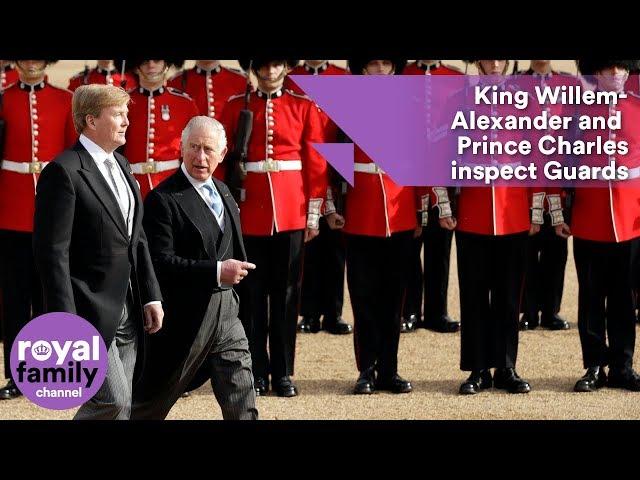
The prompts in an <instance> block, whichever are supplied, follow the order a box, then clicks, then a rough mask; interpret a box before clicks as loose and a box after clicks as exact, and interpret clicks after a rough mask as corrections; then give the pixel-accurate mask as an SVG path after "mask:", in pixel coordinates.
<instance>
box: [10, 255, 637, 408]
mask: <svg viewBox="0 0 640 480" xmlns="http://www.w3.org/2000/svg"><path fill="white" fill-rule="evenodd" d="M455 260H456V259H455V248H454V253H453V255H452V266H451V277H450V289H449V311H450V313H451V314H452V316H454V317H456V318H459V316H458V314H459V305H458V284H457V274H456V271H457V267H456V262H455ZM576 299H577V282H576V274H575V268H574V264H573V256H572V255H571V251H570V256H569V261H568V264H567V274H566V281H565V296H564V301H563V305H562V314H563V315H564V316H565V317H566V318H567V319H568V320H569V322H570V323H571V329H570V330H568V331H563V332H551V331H546V330H535V331H527V332H521V334H520V349H519V356H518V372H519V373H520V374H521V376H523V377H524V378H526V379H527V380H528V381H530V382H531V385H532V387H533V391H532V392H531V393H530V394H528V395H509V394H507V393H503V392H502V391H496V390H493V389H492V390H488V391H485V392H482V393H480V394H478V395H474V396H464V397H463V396H460V395H458V393H457V392H458V387H459V385H460V383H461V382H462V381H464V379H465V378H466V374H465V373H464V372H461V371H460V370H459V364H458V362H459V355H460V335H459V334H438V333H433V332H430V331H426V330H420V331H418V332H414V333H408V334H403V335H402V336H401V339H400V354H399V369H400V374H401V375H403V376H404V377H405V378H407V379H409V380H411V381H412V382H413V385H414V391H413V392H412V393H410V394H406V395H394V394H390V393H376V394H374V395H371V396H355V395H352V394H351V390H352V388H353V384H354V382H355V380H356V378H357V370H356V365H355V357H354V353H353V336H352V335H346V336H333V335H329V334H327V333H324V332H321V333H318V334H304V335H298V341H297V346H296V375H295V381H296V383H297V385H298V387H299V390H300V395H299V396H298V397H295V398H291V399H284V398H278V397H276V396H271V395H269V396H267V397H260V398H258V403H257V406H258V409H259V412H260V418H262V419H271V420H274V419H488V420H492V419H566V420H569V419H640V393H631V392H627V391H622V390H613V389H607V388H604V389H602V390H600V391H598V392H595V393H590V394H584V393H583V394H580V393H574V392H573V391H572V388H573V385H574V383H575V381H576V380H577V379H578V378H579V377H580V376H581V375H582V374H583V369H582V356H581V352H580V341H579V338H578V331H577V326H576V321H577V320H576V318H577V311H576V308H577V305H576ZM344 314H345V315H344V316H345V318H346V319H347V320H348V321H349V322H352V321H353V316H352V313H351V305H350V302H349V297H348V292H345V308H344ZM0 357H1V355H0ZM0 360H1V358H0ZM635 361H636V365H637V364H638V362H639V361H640V355H639V354H638V353H637V352H636V355H635ZM73 413H74V410H66V411H53V410H46V409H43V408H40V407H38V406H36V405H34V404H32V403H31V402H29V401H28V400H26V399H24V398H20V399H16V400H11V401H0V419H70V418H72V416H73ZM168 418H169V419H221V414H220V409H219V407H218V405H217V403H216V400H215V398H214V396H213V393H212V391H211V387H210V385H208V384H206V385H204V386H202V387H201V388H200V389H199V390H197V391H196V392H194V393H193V394H192V396H191V397H189V398H184V399H180V400H179V401H178V403H177V404H176V405H175V406H174V408H173V409H172V410H171V412H170V414H169V417H168Z"/></svg>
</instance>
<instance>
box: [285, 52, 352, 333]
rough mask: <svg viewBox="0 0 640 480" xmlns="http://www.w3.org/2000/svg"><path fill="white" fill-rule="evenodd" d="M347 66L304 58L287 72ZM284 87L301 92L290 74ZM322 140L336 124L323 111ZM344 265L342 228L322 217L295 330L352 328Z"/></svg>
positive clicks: (308, 257)
mask: <svg viewBox="0 0 640 480" xmlns="http://www.w3.org/2000/svg"><path fill="white" fill-rule="evenodd" d="M346 74H348V72H347V70H346V69H344V68H341V67H338V66H336V65H333V64H332V63H329V60H303V62H302V64H301V65H298V66H297V67H295V68H294V69H293V70H291V72H290V73H289V75H346ZM284 82H285V88H290V89H291V90H293V91H294V92H296V93H300V94H303V93H304V92H303V91H302V89H301V88H300V87H298V85H297V84H296V83H295V82H294V81H293V80H292V79H291V78H290V77H289V76H287V77H286V78H285V81H284ZM322 117H323V124H324V131H325V140H324V142H325V143H336V142H337V136H338V127H337V125H336V124H335V123H334V122H332V121H331V119H330V118H329V117H328V116H327V115H326V114H325V113H324V112H323V113H322ZM329 175H330V177H331V178H334V179H336V181H341V178H340V175H339V174H338V173H337V172H336V171H335V170H334V169H333V168H331V166H329ZM344 266H345V244H344V237H343V235H342V231H341V230H339V229H336V230H332V229H331V228H329V226H328V224H327V221H326V220H325V219H324V218H321V219H320V235H319V236H318V239H317V240H315V241H314V242H311V243H309V244H308V245H307V246H306V247H305V252H304V268H303V271H304V274H303V276H302V291H301V301H300V315H302V320H300V323H299V324H298V331H299V332H302V333H317V332H319V331H320V329H321V324H320V317H323V319H322V330H325V331H327V332H329V333H332V334H335V335H343V334H349V333H351V332H352V331H353V328H352V326H351V325H349V324H348V323H347V322H346V321H344V319H343V318H342V306H343V303H344Z"/></svg>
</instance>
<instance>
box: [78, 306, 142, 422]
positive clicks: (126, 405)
mask: <svg viewBox="0 0 640 480" xmlns="http://www.w3.org/2000/svg"><path fill="white" fill-rule="evenodd" d="M137 350H138V335H137V333H136V328H135V325H134V323H133V303H132V301H131V298H130V295H127V301H126V303H125V306H124V308H123V309H122V316H121V318H120V324H119V325H118V329H117V330H116V335H115V337H114V338H113V341H112V342H111V345H109V350H108V359H109V367H108V369H107V376H106V378H105V380H104V383H103V384H102V387H100V389H99V390H98V391H97V392H96V394H95V395H94V396H93V397H92V398H91V399H90V400H89V401H87V402H86V403H84V404H83V405H82V406H81V407H80V409H79V410H78V411H77V412H76V414H75V416H74V417H73V419H74V420H129V417H130V416H131V397H132V382H133V371H134V368H135V365H136V355H137Z"/></svg>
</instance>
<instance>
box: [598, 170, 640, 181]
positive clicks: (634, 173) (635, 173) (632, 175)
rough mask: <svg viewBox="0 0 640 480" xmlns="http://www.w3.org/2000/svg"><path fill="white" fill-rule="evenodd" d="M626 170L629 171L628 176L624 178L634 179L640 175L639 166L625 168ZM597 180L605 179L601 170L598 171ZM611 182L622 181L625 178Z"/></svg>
mask: <svg viewBox="0 0 640 480" xmlns="http://www.w3.org/2000/svg"><path fill="white" fill-rule="evenodd" d="M627 172H628V173H629V176H628V177H627V178H626V180H634V179H636V178H639V177H640V167H634V168H630V169H628V170H627ZM596 178H597V179H598V180H604V181H607V180H606V179H605V178H604V177H603V176H602V172H598V175H597V177H596ZM612 181H613V182H624V181H625V180H612Z"/></svg>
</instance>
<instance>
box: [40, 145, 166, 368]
mask: <svg viewBox="0 0 640 480" xmlns="http://www.w3.org/2000/svg"><path fill="white" fill-rule="evenodd" d="M114 156H115V158H116V161H117V163H118V165H119V166H120V168H121V169H122V171H123V172H124V177H125V178H126V180H127V183H128V184H129V187H130V188H131V190H132V192H133V195H134V197H135V210H134V217H133V231H132V235H131V239H129V236H128V232H127V228H126V225H125V221H124V218H123V216H122V213H121V212H120V208H119V207H118V203H117V200H116V197H115V195H114V194H113V193H112V191H111V189H110V188H109V185H108V184H107V182H106V180H105V179H104V177H103V175H102V173H101V172H100V170H99V169H98V166H97V165H96V163H95V161H94V160H93V158H92V157H91V155H90V154H89V152H87V150H86V149H85V148H84V147H83V146H82V144H81V143H80V142H77V143H76V144H75V145H74V146H73V148H71V149H70V150H65V151H64V152H62V153H61V154H60V155H59V156H58V157H56V159H55V161H53V162H52V163H50V164H49V165H48V166H47V167H46V168H45V169H44V170H43V171H42V174H41V175H40V179H39V181H38V187H37V193H36V208H35V216H34V231H33V249H34V256H35V262H36V266H37V269H38V271H39V274H40V278H41V280H42V285H43V288H44V302H45V311H47V312H54V311H60V312H70V313H75V314H77V315H80V316H81V317H83V318H85V319H86V320H87V321H89V322H90V323H92V324H93V325H94V326H95V327H96V328H97V330H98V331H99V332H100V334H101V335H102V337H103V338H104V341H105V343H106V345H107V348H109V345H110V344H111V342H112V340H113V338H114V336H115V333H116V329H117V327H118V324H119V322H120V319H121V317H122V309H123V306H124V303H125V301H126V295H127V290H128V286H129V282H131V287H132V293H133V301H134V305H135V307H136V308H134V314H135V318H134V321H135V324H136V326H137V327H138V333H139V335H140V336H139V337H138V338H139V351H140V353H142V351H143V348H142V347H143V345H144V342H143V341H142V339H143V338H144V334H143V331H144V330H143V318H144V317H143V312H142V305H144V304H146V303H148V302H150V301H154V300H162V296H161V293H160V286H159V284H158V281H157V279H156V275H155V273H154V270H153V264H152V263H151V256H150V255H149V249H148V245H147V239H146V236H145V232H144V230H143V228H142V216H143V206H142V198H141V197H140V190H139V188H138V186H137V184H136V182H135V180H134V178H133V175H132V174H131V169H130V168H129V164H128V162H127V160H126V158H124V157H123V156H122V155H120V154H119V153H114ZM138 373H140V372H139V371H138Z"/></svg>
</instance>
